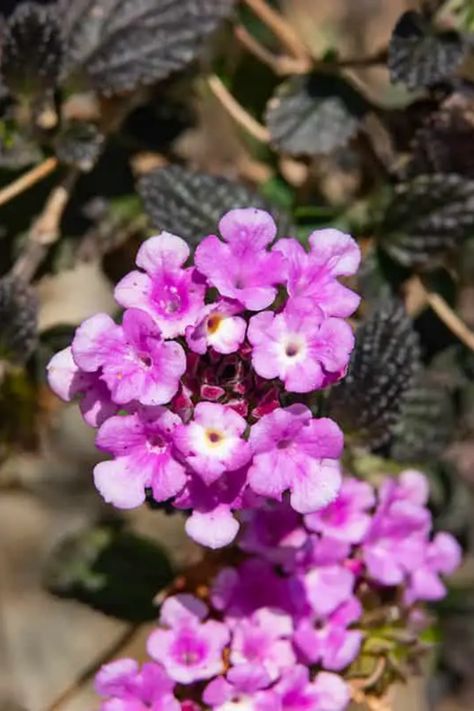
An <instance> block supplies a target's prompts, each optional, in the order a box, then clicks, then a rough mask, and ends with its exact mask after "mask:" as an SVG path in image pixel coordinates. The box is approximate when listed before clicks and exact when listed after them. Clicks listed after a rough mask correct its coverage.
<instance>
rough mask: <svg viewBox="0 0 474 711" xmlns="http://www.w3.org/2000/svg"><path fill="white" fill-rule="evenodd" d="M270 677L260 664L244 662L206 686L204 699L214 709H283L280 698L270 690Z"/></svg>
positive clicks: (265, 710) (222, 710)
mask: <svg viewBox="0 0 474 711" xmlns="http://www.w3.org/2000/svg"><path fill="white" fill-rule="evenodd" d="M269 682H270V679H269V677H268V675H267V674H266V672H265V671H264V670H263V669H262V668H261V667H258V666H254V665H240V666H238V667H233V668H231V669H230V670H229V672H228V674H227V677H226V678H225V679H224V677H218V678H217V679H214V680H213V681H211V682H210V684H208V685H207V686H206V688H205V690H204V694H203V701H204V703H205V704H206V705H207V706H210V707H211V708H212V709H214V711H283V709H282V708H281V704H280V699H279V698H278V696H276V694H275V693H274V692H273V691H270V690H267V689H266V687H267V686H268V685H269Z"/></svg>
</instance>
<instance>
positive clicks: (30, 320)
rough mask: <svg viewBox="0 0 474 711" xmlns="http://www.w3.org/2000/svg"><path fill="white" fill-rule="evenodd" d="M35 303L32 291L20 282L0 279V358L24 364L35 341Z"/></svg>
mask: <svg viewBox="0 0 474 711" xmlns="http://www.w3.org/2000/svg"><path fill="white" fill-rule="evenodd" d="M37 321H38V301H37V298H36V293H35V291H34V290H33V289H32V288H31V287H30V286H29V285H28V284H24V283H23V282H22V281H20V280H18V279H16V278H14V277H11V276H8V275H7V276H4V277H2V278H1V279H0V357H6V358H9V359H11V360H14V361H15V362H16V363H18V362H19V363H24V362H26V361H27V360H28V358H29V356H30V355H31V354H32V352H33V350H34V349H35V347H36V344H37V340H38V332H37V328H38V323H37Z"/></svg>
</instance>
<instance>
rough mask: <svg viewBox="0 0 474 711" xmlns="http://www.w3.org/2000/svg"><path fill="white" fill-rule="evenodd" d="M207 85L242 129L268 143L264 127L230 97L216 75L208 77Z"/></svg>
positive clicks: (268, 136)
mask: <svg viewBox="0 0 474 711" xmlns="http://www.w3.org/2000/svg"><path fill="white" fill-rule="evenodd" d="M207 83H208V86H209V88H210V90H211V91H212V93H213V94H214V96H215V97H216V99H218V101H219V102H220V103H221V104H222V106H223V107H224V108H225V109H226V111H227V112H228V113H229V114H230V116H232V118H233V119H234V120H235V121H236V122H237V123H238V124H239V125H240V126H242V128H244V129H245V130H246V131H247V132H248V133H249V134H250V135H251V136H253V137H254V138H256V139H257V141H261V142H262V143H268V141H269V140H270V135H269V132H268V130H267V129H266V128H265V126H263V125H262V124H261V123H259V122H258V121H257V119H254V117H253V116H251V115H250V114H249V112H248V111H246V110H245V109H244V107H243V106H242V105H241V104H239V102H238V101H237V99H236V98H235V97H234V96H232V94H231V93H230V91H229V90H228V89H227V87H226V86H225V84H223V83H222V81H221V80H220V79H219V77H218V76H217V75H216V74H212V75H211V76H210V77H208V78H207Z"/></svg>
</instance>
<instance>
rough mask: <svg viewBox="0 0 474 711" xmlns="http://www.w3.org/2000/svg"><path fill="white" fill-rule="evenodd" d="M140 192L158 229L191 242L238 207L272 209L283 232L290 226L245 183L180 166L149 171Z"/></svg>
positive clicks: (213, 230)
mask: <svg viewBox="0 0 474 711" xmlns="http://www.w3.org/2000/svg"><path fill="white" fill-rule="evenodd" d="M138 192H139V194H140V195H141V197H142V199H143V202H144V205H145V210H146V212H147V213H148V215H149V216H150V218H151V220H152V223H153V226H154V227H155V228H156V229H160V230H167V231H168V232H173V233H174V234H177V235H179V236H180V237H183V238H184V239H186V240H187V241H188V242H190V243H191V244H197V243H198V242H199V240H200V239H201V238H202V237H205V236H207V235H208V234H211V233H214V232H215V230H216V226H217V223H218V222H219V219H220V218H221V217H222V215H223V214H224V213H226V212H227V211H228V210H231V209H233V208H236V207H259V208H262V209H266V210H269V211H270V212H272V213H273V216H274V217H275V220H276V222H277V224H278V226H279V230H280V232H282V233H283V232H285V230H286V228H287V227H288V225H289V220H288V216H287V215H286V214H284V213H283V212H279V211H278V210H275V209H274V208H272V207H271V206H270V205H269V204H268V202H266V200H264V198H262V196H261V195H259V193H257V192H256V191H255V190H251V189H249V188H247V187H246V186H245V185H243V184H242V183H239V182H237V181H233V180H229V179H228V178H223V177H220V176H216V175H209V174H207V173H200V172H196V171H190V170H186V169H185V168H182V167H181V166H177V165H173V166H167V167H165V168H159V169H157V170H155V171H153V172H151V173H148V175H146V176H144V177H143V178H142V179H141V180H140V182H139V184H138Z"/></svg>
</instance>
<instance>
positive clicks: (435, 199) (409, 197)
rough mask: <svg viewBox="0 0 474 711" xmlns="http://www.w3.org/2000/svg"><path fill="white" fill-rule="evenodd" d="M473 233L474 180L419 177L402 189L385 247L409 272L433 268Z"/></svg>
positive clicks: (388, 221)
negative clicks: (413, 269)
mask: <svg viewBox="0 0 474 711" xmlns="http://www.w3.org/2000/svg"><path fill="white" fill-rule="evenodd" d="M473 233H474V181H473V180H468V179H465V178H463V177H462V176H458V175H454V174H449V175H442V174H435V175H419V176H417V177H416V178H414V179H412V180H408V181H406V182H404V183H401V184H400V185H398V186H397V188H396V190H395V193H394V195H393V198H392V201H391V203H390V204H389V206H388V209H387V212H386V214H385V218H384V220H383V224H382V226H381V234H382V236H381V239H380V244H381V246H382V247H383V249H385V250H386V251H387V252H388V254H390V256H391V257H393V259H395V260H396V261H398V262H399V263H400V264H403V265H404V266H407V267H412V268H417V269H433V268H434V267H436V266H439V265H440V264H442V263H443V260H444V258H445V257H446V255H447V254H449V253H450V252H452V251H454V250H455V249H456V248H457V247H459V246H460V244H461V243H462V241H463V240H464V239H465V238H466V237H468V236H469V235H471V234H473Z"/></svg>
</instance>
